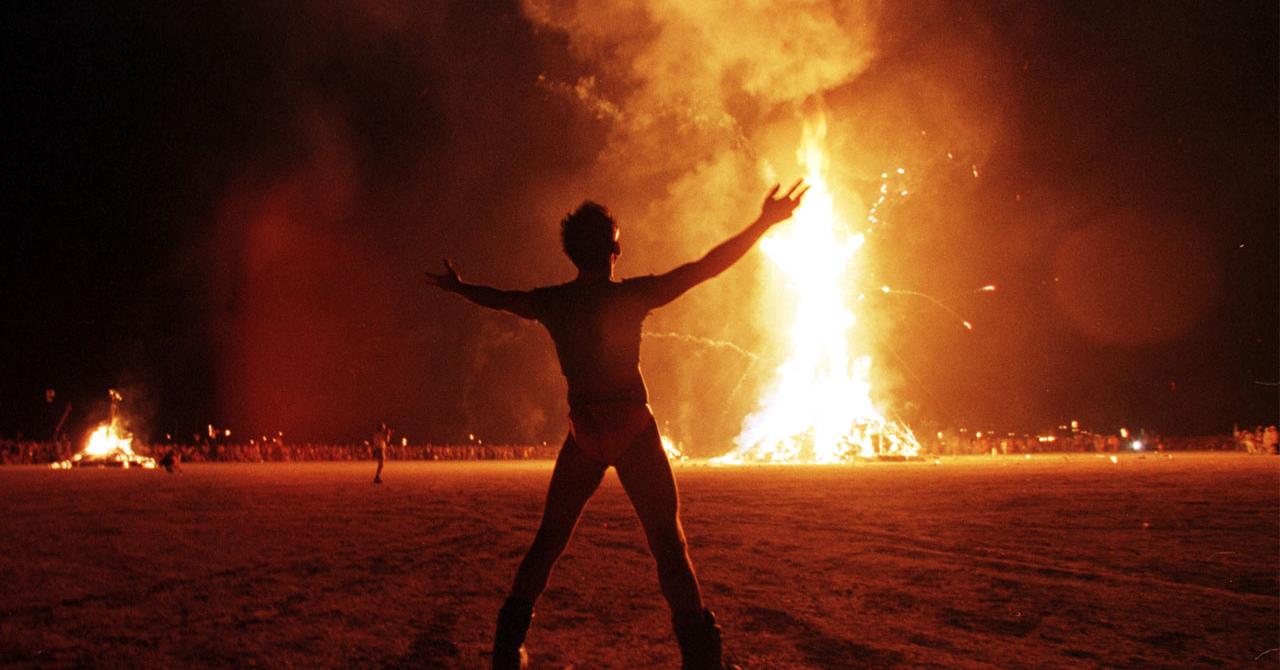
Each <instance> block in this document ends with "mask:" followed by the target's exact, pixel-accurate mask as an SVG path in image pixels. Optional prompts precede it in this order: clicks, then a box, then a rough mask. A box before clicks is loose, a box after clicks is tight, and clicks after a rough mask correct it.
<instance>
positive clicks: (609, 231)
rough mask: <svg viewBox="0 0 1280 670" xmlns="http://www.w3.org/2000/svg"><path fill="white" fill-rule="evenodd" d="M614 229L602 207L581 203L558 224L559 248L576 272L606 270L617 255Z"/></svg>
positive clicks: (593, 203)
mask: <svg viewBox="0 0 1280 670" xmlns="http://www.w3.org/2000/svg"><path fill="white" fill-rule="evenodd" d="M616 227H617V224H616V222H614V220H613V217H612V216H611V215H610V214H609V210H608V209H605V206H604V205H601V204H599V203H595V202H591V201H590V200H584V201H583V202H582V204H581V205H578V208H577V209H575V210H573V212H572V213H571V214H569V215H568V216H566V217H564V220H562V221H561V222H560V244H561V246H563V247H564V253H565V254H566V255H567V256H568V257H569V260H571V261H573V264H574V265H576V266H578V269H579V270H607V269H609V260H610V256H611V255H612V254H614V253H617V251H618V246H617V240H615V239H614V231H615V230H616Z"/></svg>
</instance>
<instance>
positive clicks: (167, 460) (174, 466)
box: [160, 445, 182, 474]
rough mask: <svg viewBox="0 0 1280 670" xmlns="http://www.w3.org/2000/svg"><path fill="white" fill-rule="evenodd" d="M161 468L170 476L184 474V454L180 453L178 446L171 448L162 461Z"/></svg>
mask: <svg viewBox="0 0 1280 670" xmlns="http://www.w3.org/2000/svg"><path fill="white" fill-rule="evenodd" d="M160 466H161V467H163V468H164V470H165V472H168V473H169V474H174V473H181V472H182V452H181V451H178V447H177V445H174V446H171V447H169V450H168V451H166V452H165V454H164V457H163V458H161V459H160Z"/></svg>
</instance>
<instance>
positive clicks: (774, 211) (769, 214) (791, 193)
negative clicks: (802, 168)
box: [759, 179, 809, 226]
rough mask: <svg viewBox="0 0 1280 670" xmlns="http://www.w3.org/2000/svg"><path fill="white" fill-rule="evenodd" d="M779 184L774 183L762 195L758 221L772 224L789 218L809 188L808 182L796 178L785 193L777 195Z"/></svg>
mask: <svg viewBox="0 0 1280 670" xmlns="http://www.w3.org/2000/svg"><path fill="white" fill-rule="evenodd" d="M780 187H781V185H780V184H774V185H773V188H771V189H769V193H768V194H766V195H765V196H764V204H763V205H761V206H760V219H759V220H760V221H763V222H765V223H767V224H768V225H770V226H772V225H773V224H775V223H780V222H782V221H786V220H787V219H789V218H791V215H792V214H793V213H794V212H795V211H796V208H797V207H799V206H800V199H801V198H803V197H804V194H805V193H806V192H807V191H808V190H809V186H808V184H805V183H804V180H803V179H797V180H796V183H794V184H792V185H791V188H789V189H787V192H786V194H785V195H781V196H779V195H778V189H779V188H780Z"/></svg>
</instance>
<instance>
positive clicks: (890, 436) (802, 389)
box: [715, 118, 920, 463]
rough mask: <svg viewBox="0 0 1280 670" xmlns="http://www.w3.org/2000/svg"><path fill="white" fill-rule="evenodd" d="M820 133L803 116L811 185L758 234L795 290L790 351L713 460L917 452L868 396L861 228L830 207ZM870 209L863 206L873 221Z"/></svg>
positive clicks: (818, 459)
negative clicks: (860, 308)
mask: <svg viewBox="0 0 1280 670" xmlns="http://www.w3.org/2000/svg"><path fill="white" fill-rule="evenodd" d="M825 137H826V122H825V119H822V118H819V119H817V120H816V121H815V122H813V123H810V124H807V125H806V126H805V129H804V135H803V142H802V145H801V147H800V149H799V150H798V152H797V154H798V160H799V162H800V163H801V165H802V166H803V167H804V169H805V181H806V182H807V183H808V184H809V185H810V190H809V192H808V193H807V194H806V195H805V198H804V201H803V203H802V205H801V206H800V208H799V209H798V210H797V211H796V213H795V215H794V216H793V217H792V219H791V221H789V222H787V223H784V224H782V225H780V226H778V227H777V228H775V229H774V230H773V231H771V232H770V234H769V235H768V236H767V237H765V239H763V240H762V241H761V247H762V249H763V250H764V252H765V254H766V255H767V256H768V257H769V258H770V260H772V261H773V265H774V266H775V267H776V268H777V270H778V271H780V272H781V273H782V274H783V275H784V276H785V278H786V281H787V283H788V286H789V289H790V291H791V292H792V297H791V300H790V301H789V305H788V308H789V309H793V310H794V311H793V313H792V314H790V315H789V317H786V318H789V319H790V326H789V328H788V330H787V342H788V346H787V355H786V360H785V361H784V362H783V363H782V364H781V365H780V366H779V367H778V368H777V370H776V371H775V373H774V376H773V380H772V381H771V382H770V384H769V385H768V386H767V387H766V391H765V393H764V395H763V396H762V397H761V398H760V400H759V406H758V408H757V409H756V410H755V411H754V412H753V413H752V414H751V415H750V416H748V417H747V418H746V420H745V421H744V422H743V427H742V431H741V433H740V434H739V435H738V436H737V438H735V440H734V442H735V444H736V447H735V448H734V450H733V451H731V452H729V453H728V454H726V455H724V456H721V457H720V458H718V459H715V460H716V462H720V463H747V462H768V463H841V462H847V461H850V460H853V459H856V458H876V457H881V458H884V457H891V458H892V457H897V458H911V457H915V456H917V455H918V453H919V450H920V445H919V443H918V442H917V441H916V438H915V436H914V435H913V434H912V433H911V431H910V429H908V428H907V427H906V426H904V425H902V424H900V423H898V422H896V421H892V420H890V419H888V418H886V417H885V415H884V413H883V412H882V411H881V410H880V409H879V408H877V407H876V405H875V404H874V403H873V402H872V398H871V355H870V352H869V351H868V350H867V349H868V347H867V344H866V340H865V337H864V333H863V332H861V331H860V329H859V323H858V318H857V316H856V315H855V314H854V312H853V305H855V304H856V302H857V301H856V299H855V298H854V297H853V296H852V295H851V293H852V290H851V287H853V286H854V285H855V281H854V280H855V279H856V276H855V275H856V272H857V267H856V263H855V261H856V259H857V256H858V252H859V250H860V249H861V248H862V246H863V244H864V242H865V241H866V238H865V235H864V233H862V232H855V233H852V234H850V232H849V228H850V227H849V226H848V225H847V224H845V223H844V222H843V221H841V220H839V219H838V218H837V216H836V208H835V202H834V199H833V197H832V193H831V190H830V188H829V186H828V180H827V179H828V159H827V156H826V153H825V152H824V150H823V142H824V140H825ZM884 192H885V189H884V188H882V189H881V194H882V195H881V199H880V200H879V201H878V203H877V204H881V203H883V202H884V197H883V194H884ZM874 211H875V209H874V207H873V208H872V210H871V212H869V213H868V216H867V218H868V221H869V222H872V223H874V222H875V221H876V218H875V216H874ZM784 322H785V318H784Z"/></svg>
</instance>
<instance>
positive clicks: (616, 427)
mask: <svg viewBox="0 0 1280 670" xmlns="http://www.w3.org/2000/svg"><path fill="white" fill-rule="evenodd" d="M569 425H570V431H571V433H572V435H573V441H574V443H575V444H577V445H578V449H579V450H581V451H582V453H583V455H585V456H586V457H587V458H590V459H591V460H593V461H596V462H597V463H603V464H605V465H613V463H614V461H616V460H617V459H618V457H619V456H621V455H622V454H623V452H625V451H626V450H627V448H628V447H630V446H631V445H632V444H633V443H634V442H635V441H636V438H638V437H640V435H641V434H642V433H644V432H645V431H646V430H648V429H650V428H652V429H654V431H655V432H656V431H657V423H656V422H654V420H653V412H652V411H650V410H649V405H648V404H646V403H642V402H635V401H621V402H596V403H587V404H581V405H577V406H575V407H573V408H572V409H570V410H569Z"/></svg>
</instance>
